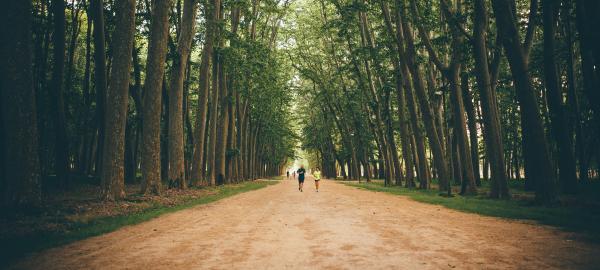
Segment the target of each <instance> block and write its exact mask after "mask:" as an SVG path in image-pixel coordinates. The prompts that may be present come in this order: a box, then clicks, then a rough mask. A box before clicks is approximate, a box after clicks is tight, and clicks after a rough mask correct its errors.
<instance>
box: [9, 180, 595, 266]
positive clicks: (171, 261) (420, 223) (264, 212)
mask: <svg viewBox="0 0 600 270" xmlns="http://www.w3.org/2000/svg"><path fill="white" fill-rule="evenodd" d="M281 182H282V183H281V184H277V185H272V186H269V187H266V188H263V189H260V190H256V191H252V192H247V193H243V194H240V195H236V196H233V197H229V198H226V199H222V200H219V201H217V202H214V203H210V204H204V205H199V206H196V207H193V208H189V209H186V210H181V211H178V212H174V213H170V214H166V215H163V216H161V217H158V218H155V219H152V220H150V221H147V222H144V223H141V224H138V225H134V226H127V227H123V228H121V229H119V230H117V231H114V232H111V233H107V234H104V235H101V236H97V237H92V238H88V239H86V240H82V241H78V242H74V243H71V244H68V245H66V246H62V247H58V248H53V249H49V250H46V251H42V252H39V253H36V254H31V255H30V256H29V257H27V258H24V259H22V260H21V261H20V262H18V263H17V264H15V265H13V266H12V268H14V269H198V268H202V269H305V268H309V269H315V268H318V269H450V268H456V269H482V268H485V269H593V268H597V267H598V265H600V256H598V250H600V245H599V244H595V243H592V242H589V241H583V240H582V239H581V237H580V235H578V234H577V233H572V232H565V231H561V230H558V229H556V228H553V227H549V226H545V225H540V224H537V223H533V222H523V221H514V220H507V219H502V218H495V217H484V216H480V215H477V214H470V213H463V212H459V211H455V210H451V209H448V208H445V207H443V206H438V205H432V204H426V203H420V202H417V201H414V200H412V199H410V198H408V197H405V196H396V195H392V194H386V193H380V192H371V191H366V190H361V189H356V188H354V187H350V186H347V185H343V184H340V183H335V182H333V181H328V180H324V181H321V182H323V183H322V186H321V192H319V193H317V192H315V190H314V187H313V185H312V184H313V181H312V180H311V179H310V178H309V179H307V181H306V186H305V189H304V192H299V191H298V189H297V185H296V182H295V181H293V180H289V181H281Z"/></svg>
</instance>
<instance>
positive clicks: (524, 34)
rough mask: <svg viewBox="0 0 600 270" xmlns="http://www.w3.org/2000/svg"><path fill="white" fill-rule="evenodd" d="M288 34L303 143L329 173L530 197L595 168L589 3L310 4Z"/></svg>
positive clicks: (552, 196)
mask: <svg viewBox="0 0 600 270" xmlns="http://www.w3.org/2000/svg"><path fill="white" fill-rule="evenodd" d="M301 9H302V10H303V11H304V12H303V13H297V14H296V15H295V17H294V20H295V21H296V24H294V26H293V27H292V29H290V31H289V33H288V35H287V39H288V43H290V44H291V45H290V48H289V50H288V56H289V57H290V59H293V62H294V67H295V68H296V69H297V70H298V72H299V74H300V76H301V78H302V79H301V81H300V82H299V83H298V85H299V86H298V88H299V89H300V91H301V92H302V93H303V96H305V97H306V98H305V107H306V110H304V111H305V112H306V113H305V119H304V121H303V126H304V128H303V139H304V144H303V147H304V148H306V149H308V150H310V151H313V152H316V153H317V156H319V158H320V163H322V165H321V166H322V167H323V169H324V173H325V174H326V175H327V176H329V177H335V176H337V175H340V174H341V175H342V176H343V177H344V178H350V179H359V180H360V179H361V178H366V179H367V180H370V179H371V178H373V177H380V178H383V179H385V183H386V184H396V185H401V184H404V185H405V186H407V187H416V186H418V187H419V188H423V189H427V188H430V183H431V182H432V179H437V181H438V186H439V190H440V191H441V192H444V193H446V192H447V193H450V192H451V185H452V184H453V183H455V184H460V185H461V188H460V190H461V194H467V195H468V194H476V193H477V191H478V186H480V185H481V181H482V179H486V180H488V179H489V180H490V194H489V195H490V196H491V197H493V198H509V197H510V194H509V189H508V181H509V180H510V179H514V178H516V179H523V178H524V179H525V181H526V182H525V183H526V187H527V188H530V189H532V190H535V194H536V199H537V200H538V201H539V202H543V203H546V202H552V201H555V200H556V198H557V194H558V193H559V191H562V192H565V193H573V192H576V191H577V189H578V185H580V184H583V183H587V182H588V181H590V179H591V178H593V177H597V175H598V158H600V155H599V154H600V148H598V145H599V144H598V143H599V141H598V138H600V136H599V135H600V133H599V131H600V108H599V107H598V106H599V104H600V96H599V95H600V85H599V82H600V73H599V72H598V71H599V70H600V69H598V67H599V64H600V51H599V50H598V49H599V48H600V34H599V33H600V31H599V30H598V28H597V27H595V26H596V25H600V17H598V16H594V14H597V13H598V12H599V11H600V3H599V2H598V1H593V0H573V1H571V0H542V1H541V2H538V1H537V0H531V1H529V0H528V1H524V0H491V1H486V0H474V1H464V0H435V1H434V0H423V1H419V0H376V1H365V0H314V1H309V2H308V3H306V4H304V5H302V7H301Z"/></svg>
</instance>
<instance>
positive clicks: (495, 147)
mask: <svg viewBox="0 0 600 270" xmlns="http://www.w3.org/2000/svg"><path fill="white" fill-rule="evenodd" d="M474 6H475V11H474V19H473V21H474V22H475V23H474V25H473V27H474V29H473V32H474V34H473V58H474V59H475V77H476V79H477V86H478V90H479V98H480V100H481V114H482V118H483V139H484V141H485V151H486V160H487V161H488V162H484V164H485V167H486V168H484V179H487V173H488V170H487V164H489V165H490V167H491V176H492V182H491V187H490V197H492V198H498V199H500V198H503V199H508V198H509V194H508V183H507V179H506V173H505V171H504V170H505V167H506V165H505V161H504V158H503V157H502V154H503V153H504V146H503V144H502V139H501V135H500V132H501V131H500V123H499V119H500V118H499V116H498V111H497V107H496V96H495V93H494V91H492V87H491V83H492V82H491V78H490V71H489V69H488V57H487V53H488V52H487V48H486V46H487V45H486V25H487V21H488V20H487V13H486V8H485V0H475V5H474Z"/></svg>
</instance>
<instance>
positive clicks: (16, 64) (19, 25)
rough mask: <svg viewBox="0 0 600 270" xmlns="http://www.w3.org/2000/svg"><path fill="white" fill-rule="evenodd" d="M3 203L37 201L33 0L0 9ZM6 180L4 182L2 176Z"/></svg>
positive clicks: (28, 203) (7, 3) (38, 166)
mask: <svg viewBox="0 0 600 270" xmlns="http://www.w3.org/2000/svg"><path fill="white" fill-rule="evenodd" d="M0 20H1V23H0V29H1V30H0V31H2V32H0V36H2V37H10V38H7V39H5V40H3V41H2V42H1V43H0V59H1V60H2V63H1V64H0V97H1V99H0V100H1V105H0V106H1V110H2V111H1V112H0V115H1V116H2V121H1V122H0V124H1V125H2V136H1V137H2V140H1V141H0V143H1V144H2V145H1V146H0V149H1V150H3V151H2V153H0V155H2V158H1V159H0V160H1V161H2V162H3V163H2V166H1V167H2V170H1V171H0V173H2V175H0V184H3V186H2V188H0V191H2V192H3V193H2V194H0V196H2V202H0V203H2V204H4V205H6V206H14V205H38V204H39V203H40V201H41V174H40V160H39V152H38V150H39V149H38V135H39V134H38V130H37V129H38V126H37V118H36V99H35V91H34V88H33V81H32V78H33V70H32V63H31V55H32V50H31V45H32V32H31V24H32V4H31V1H8V2H5V3H4V5H3V6H2V9H1V10H0ZM2 180H3V181H2Z"/></svg>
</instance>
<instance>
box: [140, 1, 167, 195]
mask: <svg viewBox="0 0 600 270" xmlns="http://www.w3.org/2000/svg"><path fill="white" fill-rule="evenodd" d="M171 4H172V1H170V0H154V1H153V3H152V5H153V6H152V20H151V22H150V39H149V42H148V57H147V59H148V60H147V62H146V80H145V81H144V86H145V93H144V98H143V103H144V105H143V108H140V109H142V110H143V116H144V121H143V123H142V125H143V128H142V133H143V135H142V145H143V147H142V190H141V192H142V193H144V194H155V195H159V194H160V192H161V177H160V170H161V163H160V116H161V109H162V87H163V85H162V84H163V76H164V74H165V60H166V57H167V41H168V35H169V11H170V10H171Z"/></svg>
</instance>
